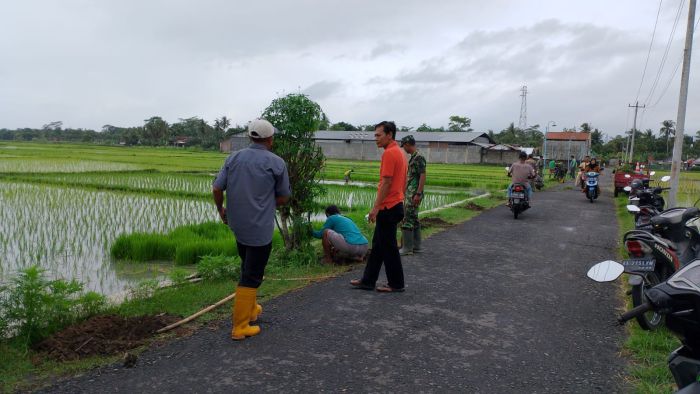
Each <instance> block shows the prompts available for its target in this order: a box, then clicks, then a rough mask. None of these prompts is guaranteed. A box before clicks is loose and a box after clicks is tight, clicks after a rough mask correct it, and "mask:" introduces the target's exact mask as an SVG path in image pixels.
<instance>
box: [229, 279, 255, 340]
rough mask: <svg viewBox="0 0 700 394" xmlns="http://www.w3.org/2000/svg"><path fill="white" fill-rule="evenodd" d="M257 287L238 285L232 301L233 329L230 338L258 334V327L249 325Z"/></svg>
mask: <svg viewBox="0 0 700 394" xmlns="http://www.w3.org/2000/svg"><path fill="white" fill-rule="evenodd" d="M256 294H257V289H255V288H252V287H242V286H238V288H237V289H236V299H235V300H234V303H233V330H231V339H235V340H241V339H245V338H246V337H252V336H254V335H258V334H260V327H258V326H251V325H250V319H251V317H252V314H253V309H254V308H255V305H256V303H255V301H256Z"/></svg>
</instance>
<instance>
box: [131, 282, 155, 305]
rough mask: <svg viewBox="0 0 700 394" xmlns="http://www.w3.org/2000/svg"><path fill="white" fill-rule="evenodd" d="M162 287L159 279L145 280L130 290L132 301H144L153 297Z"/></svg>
mask: <svg viewBox="0 0 700 394" xmlns="http://www.w3.org/2000/svg"><path fill="white" fill-rule="evenodd" d="M158 286H160V281H159V280H158V279H145V280H142V281H140V282H139V283H137V284H136V286H134V287H132V288H131V289H129V295H130V297H129V298H130V299H132V300H143V299H146V298H148V297H151V296H152V295H153V294H155V292H156V290H158Z"/></svg>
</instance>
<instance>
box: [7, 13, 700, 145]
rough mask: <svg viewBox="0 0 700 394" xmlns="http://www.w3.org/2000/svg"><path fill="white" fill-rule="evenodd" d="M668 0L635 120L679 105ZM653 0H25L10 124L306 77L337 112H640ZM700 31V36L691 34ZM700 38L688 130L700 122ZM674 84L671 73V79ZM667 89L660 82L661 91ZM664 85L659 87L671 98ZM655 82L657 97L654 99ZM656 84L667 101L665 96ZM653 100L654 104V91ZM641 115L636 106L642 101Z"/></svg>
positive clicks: (133, 116) (92, 117)
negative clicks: (524, 91)
mask: <svg viewBox="0 0 700 394" xmlns="http://www.w3.org/2000/svg"><path fill="white" fill-rule="evenodd" d="M680 1H681V0H666V1H664V2H663V5H662V7H661V14H660V18H659V22H658V28H657V31H656V38H655V41H654V45H653V47H652V51H651V59H650V61H649V66H648V69H647V72H646V77H645V79H644V84H643V86H642V89H641V93H640V94H639V100H640V104H641V103H647V105H648V106H649V109H648V110H647V111H645V112H644V113H643V114H642V113H641V112H640V122H641V124H640V127H639V128H647V127H649V128H652V129H654V130H655V131H658V129H659V127H660V125H659V123H660V122H661V121H662V120H664V119H673V120H675V119H676V111H677V109H676V108H677V104H678V90H679V83H680V82H679V81H680V74H681V72H680V68H679V70H678V71H677V73H676V76H675V78H674V80H673V81H672V82H671V83H670V85H669V79H670V77H671V74H672V73H673V71H674V69H675V68H676V66H677V65H678V64H679V62H680V59H681V56H682V44H683V40H684V36H685V30H686V22H687V2H686V3H685V5H684V7H683V9H682V11H681V17H680V22H679V23H678V27H677V29H676V32H675V37H674V41H673V44H672V45H671V48H670V50H669V54H668V60H667V62H666V66H665V67H664V71H663V73H662V74H661V77H660V80H659V82H658V83H657V85H658V86H657V88H656V89H655V92H654V94H653V95H652V96H651V97H649V98H647V97H648V95H649V92H650V88H651V86H652V84H653V82H654V80H655V79H656V75H657V70H658V69H659V63H660V61H661V59H662V56H663V54H664V52H665V47H666V43H667V41H668V38H669V36H670V34H671V31H672V27H673V24H674V20H675V17H676V12H677V10H678V6H679V3H680ZM658 7H659V2H658V1H655V0H654V1H652V0H643V1H639V0H629V1H623V0H616V1H603V0H588V1H576V2H574V1H561V0H547V1H507V0H491V1H488V2H486V1H476V0H472V1H466V0H462V1H439V0H435V1H431V2H428V1H407V0H402V1H387V0H382V1H376V0H375V1H351V0H345V1H336V0H324V1H322V0H317V1H310V0H307V1H301V0H295V1H290V0H276V1H263V0H260V1H257V2H242V1H226V0H220V1H216V0H202V1H196V2H195V1H178V0H138V1H136V0H119V1H116V0H111V1H110V0H104V1H87V0H86V1H77V0H62V1H54V0H46V1H36V0H23V1H5V2H3V4H2V5H0V15H2V21H3V23H2V24H3V34H1V35H0V54H1V58H0V92H1V94H0V127H6V128H17V127H41V126H42V125H43V124H45V123H48V122H50V121H58V120H61V121H63V122H64V127H75V128H77V127H83V128H94V129H98V130H99V129H100V128H101V127H102V125H105V124H111V125H116V126H135V125H141V124H143V120H144V119H147V118H149V117H151V116H153V115H159V116H162V117H163V118H165V119H166V120H167V121H169V122H175V121H177V119H178V118H186V117H191V116H199V117H202V118H204V119H205V120H207V121H210V122H211V121H213V119H214V118H216V117H219V116H221V115H226V116H228V117H230V118H231V119H232V120H233V122H234V123H240V124H244V123H246V122H248V121H249V120H251V119H252V118H255V117H256V116H259V114H260V113H261V112H262V110H263V109H264V108H265V107H266V106H267V105H268V104H269V103H270V101H271V100H272V99H274V98H275V97H278V96H280V95H283V94H285V93H290V92H299V91H301V92H303V93H306V94H308V95H309V96H310V97H311V98H312V99H314V100H316V101H317V102H318V103H319V104H320V105H321V107H322V108H323V110H324V111H325V112H326V114H327V115H328V117H329V118H330V120H331V121H332V122H339V121H346V122H350V123H353V124H368V123H375V122H378V121H381V120H394V121H396V123H397V124H398V125H400V126H418V125H420V124H421V123H424V122H425V123H427V124H429V125H431V126H440V125H443V126H444V125H447V122H448V117H449V116H450V115H466V116H469V117H470V118H472V120H473V122H472V127H473V128H474V129H475V130H477V131H486V130H488V129H493V130H496V131H498V130H501V129H503V128H505V127H506V126H507V125H508V124H509V123H510V122H515V123H516V125H517V122H518V117H519V113H520V97H519V89H520V86H521V85H523V84H527V86H528V90H529V95H528V123H529V124H531V125H532V124H540V125H543V126H544V125H545V124H546V123H547V121H549V120H553V121H556V122H557V126H558V127H556V128H555V129H559V128H561V127H573V126H577V125H580V124H581V123H583V122H590V123H591V124H592V125H593V126H594V127H598V128H601V129H603V130H604V131H605V132H606V133H607V134H610V135H612V134H619V133H621V132H622V130H624V129H625V128H626V127H627V128H631V127H632V115H631V112H630V111H629V110H628V108H627V105H628V104H630V103H633V102H634V100H635V98H637V91H638V88H639V84H640V81H641V77H642V71H643V67H644V62H645V60H646V56H647V50H648V48H649V43H650V40H651V36H652V31H653V27H654V21H655V19H656V14H657V9H658ZM695 47H696V48H700V45H695ZM699 56H700V53H697V54H695V58H694V62H693V66H692V70H691V80H690V98H689V102H688V108H689V110H688V118H687V128H686V130H687V132H690V133H692V134H695V131H696V130H699V129H700V111H697V110H694V109H697V107H698V105H699V104H700V86H698V84H697V83H694V81H697V80H698V77H699V75H698V73H699V72H700V65H699V64H700V63H699V62H700V59H698V57H699ZM666 86H669V87H668V89H665V88H666ZM664 91H665V95H664V96H663V97H661V93H663V92H664ZM660 97H661V98H660ZM659 98H660V100H659ZM657 101H658V103H657ZM655 103H656V105H654V104H655ZM641 115H643V116H641Z"/></svg>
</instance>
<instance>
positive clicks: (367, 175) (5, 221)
mask: <svg viewBox="0 0 700 394" xmlns="http://www.w3.org/2000/svg"><path fill="white" fill-rule="evenodd" d="M226 156H227V155H226V154H223V153H218V152H201V151H193V150H183V149H175V148H142V147H128V148H127V147H116V146H115V147H109V146H91V145H76V144H56V143H17V142H11V143H0V283H2V282H3V281H6V280H7V279H8V278H9V277H11V276H12V275H13V274H14V273H15V272H16V270H17V269H19V268H22V267H26V266H29V265H32V264H39V265H40V266H42V267H43V268H46V269H47V270H48V271H49V273H50V274H51V275H52V276H54V277H60V278H65V279H72V278H75V279H79V280H81V281H83V282H85V283H86V285H87V287H88V288H89V289H91V290H96V291H98V292H101V293H104V294H112V293H115V292H119V291H122V290H124V288H125V287H128V286H132V285H134V284H135V283H136V282H138V281H139V280H142V279H144V278H147V277H153V276H154V275H159V274H162V273H163V271H167V270H168V269H169V268H170V267H172V265H173V262H172V261H156V262H150V263H133V262H124V261H117V260H115V258H113V257H112V256H111V255H110V249H111V248H112V246H113V245H114V243H115V240H117V239H118V238H119V236H120V235H122V234H126V235H128V234H132V233H154V234H166V233H169V232H172V231H173V230H177V229H178V228H181V227H182V226H186V225H194V224H200V223H205V222H211V221H217V220H218V217H217V213H216V210H215V208H214V205H213V202H212V200H211V183H212V180H213V179H214V177H215V175H216V173H218V171H219V169H220V166H221V165H222V164H223V162H224V160H225V158H226ZM350 168H353V169H354V173H353V176H352V182H351V184H350V185H344V184H343V182H342V178H343V172H345V171H346V170H347V169H350ZM378 172H379V163H378V162H356V161H336V160H328V161H327V162H326V165H325V166H324V168H323V170H322V177H323V179H324V183H325V188H326V194H325V195H324V196H322V197H321V198H319V200H318V201H317V204H318V206H319V212H320V209H321V208H322V207H323V206H325V205H328V204H336V205H338V206H339V207H341V209H342V210H343V211H346V212H351V213H353V216H355V217H362V216H364V215H363V213H364V212H367V211H368V210H369V207H370V206H371V204H372V203H373V199H374V196H375V193H376V183H377V181H378ZM508 181H509V180H508V178H507V177H506V176H505V173H504V171H503V168H502V166H486V165H445V164H431V163H429V165H428V178H427V186H426V195H425V199H424V203H423V209H424V210H427V209H434V208H438V207H442V206H445V205H447V204H451V203H454V202H457V201H462V200H464V199H466V198H469V197H471V196H474V195H477V194H482V193H484V192H491V193H494V194H499V193H502V192H503V190H504V189H505V188H506V187H507V185H508ZM693 196H696V197H695V198H697V197H700V173H692V174H684V178H683V179H682V186H681V200H682V201H686V202H688V203H689V204H692V202H694V198H693ZM691 200H692V201H691ZM315 217H316V218H317V219H319V220H321V219H322V218H323V216H322V215H317V216H315ZM231 242H233V236H231Z"/></svg>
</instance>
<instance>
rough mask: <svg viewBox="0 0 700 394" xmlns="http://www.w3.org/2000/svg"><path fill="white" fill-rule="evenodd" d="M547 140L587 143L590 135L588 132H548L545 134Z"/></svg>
mask: <svg viewBox="0 0 700 394" xmlns="http://www.w3.org/2000/svg"><path fill="white" fill-rule="evenodd" d="M547 139H548V140H556V141H569V140H571V141H588V140H590V139H591V133H588V132H580V133H579V132H576V131H560V132H555V131H550V132H549V133H547Z"/></svg>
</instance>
